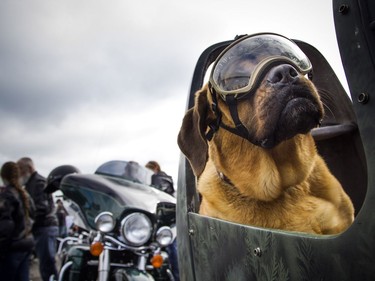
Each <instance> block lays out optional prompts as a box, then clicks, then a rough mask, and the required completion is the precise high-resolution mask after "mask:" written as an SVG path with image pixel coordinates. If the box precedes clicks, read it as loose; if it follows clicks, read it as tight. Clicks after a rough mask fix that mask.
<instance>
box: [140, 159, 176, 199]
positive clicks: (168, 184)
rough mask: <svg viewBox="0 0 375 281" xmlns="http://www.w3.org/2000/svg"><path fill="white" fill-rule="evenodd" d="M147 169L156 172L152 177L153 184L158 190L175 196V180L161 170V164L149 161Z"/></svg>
mask: <svg viewBox="0 0 375 281" xmlns="http://www.w3.org/2000/svg"><path fill="white" fill-rule="evenodd" d="M146 168H149V169H150V170H151V171H153V172H154V174H153V175H152V177H151V184H152V185H153V186H155V187H156V188H158V189H160V190H162V191H164V192H166V193H168V194H170V195H172V196H173V194H174V187H173V179H172V177H171V176H169V175H167V174H166V173H165V172H163V171H162V170H161V168H160V165H159V163H158V162H156V161H149V162H148V163H147V164H146Z"/></svg>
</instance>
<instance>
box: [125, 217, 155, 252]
mask: <svg viewBox="0 0 375 281" xmlns="http://www.w3.org/2000/svg"><path fill="white" fill-rule="evenodd" d="M151 233H152V224H151V221H150V219H149V218H148V217H147V216H146V215H145V214H142V213H132V214H130V215H128V216H126V217H125V218H124V219H123V220H122V222H121V234H122V236H123V237H124V238H125V240H126V242H128V243H129V244H130V245H132V246H140V245H143V244H145V243H146V242H147V241H148V240H149V239H150V237H151Z"/></svg>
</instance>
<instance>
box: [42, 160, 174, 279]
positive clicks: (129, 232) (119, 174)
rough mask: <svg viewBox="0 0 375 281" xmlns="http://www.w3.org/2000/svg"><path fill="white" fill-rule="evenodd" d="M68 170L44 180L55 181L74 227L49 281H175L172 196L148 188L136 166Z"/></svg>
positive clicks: (145, 173) (56, 171)
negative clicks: (171, 251) (171, 249)
mask: <svg viewBox="0 0 375 281" xmlns="http://www.w3.org/2000/svg"><path fill="white" fill-rule="evenodd" d="M69 167H70V168H69ZM71 167H72V166H68V165H64V166H60V167H57V168H56V169H54V170H53V171H52V172H51V174H50V176H49V178H48V181H49V182H59V184H58V188H59V189H60V190H61V191H62V193H63V195H64V206H66V208H67V209H68V212H69V213H70V214H72V215H73V216H74V223H75V225H74V229H75V232H73V233H71V234H70V235H69V236H68V237H66V238H64V239H62V240H61V241H60V243H59V248H58V256H59V258H60V260H61V269H60V271H59V275H58V276H57V277H56V278H51V280H59V281H60V280H69V281H72V280H99V281H107V280H116V281H117V280H126V281H131V280H137V281H138V280H172V281H173V280H175V279H174V277H173V274H172V270H171V266H170V261H169V256H168V253H167V251H166V249H167V247H168V246H171V245H172V243H173V242H174V239H175V237H176V231H175V229H176V228H175V223H176V220H175V211H176V205H175V198H173V197H172V196H170V195H168V194H167V193H164V192H162V191H159V190H158V189H156V188H153V187H151V186H150V185H149V183H150V179H151V174H150V173H149V172H148V170H147V169H145V168H143V167H142V166H139V165H138V164H136V163H134V162H126V161H111V162H107V163H105V164H103V165H102V166H100V167H99V168H98V169H97V171H96V172H95V174H91V175H83V174H80V173H74V171H73V170H72V169H71ZM49 186H51V184H50V185H49ZM55 186H56V184H55Z"/></svg>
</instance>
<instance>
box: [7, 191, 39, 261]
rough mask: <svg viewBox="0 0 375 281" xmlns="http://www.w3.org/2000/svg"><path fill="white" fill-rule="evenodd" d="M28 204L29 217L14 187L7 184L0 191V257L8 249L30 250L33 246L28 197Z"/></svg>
mask: <svg viewBox="0 0 375 281" xmlns="http://www.w3.org/2000/svg"><path fill="white" fill-rule="evenodd" d="M29 204H30V210H29V217H26V216H25V213H26V212H25V208H24V205H23V204H22V200H21V196H20V194H19V193H18V191H17V190H16V188H15V187H13V186H11V185H8V186H7V187H5V188H4V189H3V190H2V191H0V259H1V257H3V256H4V255H6V253H7V252H9V251H31V250H32V248H33V247H34V239H33V237H32V235H31V224H32V220H31V219H32V218H33V215H34V209H33V203H32V200H31V199H30V198H29Z"/></svg>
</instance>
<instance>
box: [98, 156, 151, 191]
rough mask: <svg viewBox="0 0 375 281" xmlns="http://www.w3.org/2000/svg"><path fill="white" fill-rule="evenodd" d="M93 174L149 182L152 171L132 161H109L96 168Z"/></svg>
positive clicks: (148, 183)
mask: <svg viewBox="0 0 375 281" xmlns="http://www.w3.org/2000/svg"><path fill="white" fill-rule="evenodd" d="M95 174H100V175H107V176H115V177H120V178H124V179H127V180H131V181H134V182H138V183H144V184H147V185H150V184H151V176H152V175H153V172H152V171H151V170H150V169H147V168H145V167H143V166H141V165H139V164H138V163H137V162H134V161H119V160H114V161H109V162H106V163H104V164H102V165H101V166H100V167H99V168H98V169H96V171H95Z"/></svg>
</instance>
